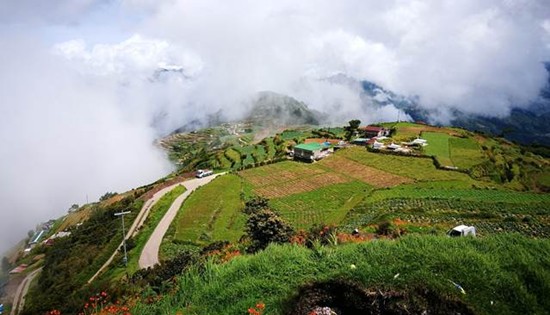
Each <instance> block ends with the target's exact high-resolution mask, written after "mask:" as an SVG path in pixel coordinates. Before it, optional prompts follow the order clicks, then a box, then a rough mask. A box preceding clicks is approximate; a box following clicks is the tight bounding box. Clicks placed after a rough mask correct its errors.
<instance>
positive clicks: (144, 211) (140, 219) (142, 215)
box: [88, 183, 182, 283]
mask: <svg viewBox="0 0 550 315" xmlns="http://www.w3.org/2000/svg"><path fill="white" fill-rule="evenodd" d="M181 184H182V183H176V184H173V185H171V186H168V187H166V188H163V189H161V190H159V191H158V192H156V193H155V194H154V195H153V197H151V198H150V199H148V200H147V201H145V203H144V204H143V207H141V210H140V211H139V213H138V215H137V217H136V219H135V220H134V223H133V224H132V225H131V226H130V229H128V232H127V233H126V239H129V238H131V237H133V236H134V235H136V234H137V232H138V231H139V228H140V227H141V226H142V225H143V223H144V222H145V219H147V216H148V215H149V212H150V211H151V208H152V207H153V206H154V205H155V203H157V201H159V199H160V198H162V197H163V196H164V195H166V194H167V193H168V192H169V191H171V190H172V189H174V188H176V186H178V185H181ZM121 246H122V242H120V245H119V246H118V247H117V249H116V250H115V252H114V253H113V254H112V255H111V257H109V259H108V260H107V261H106V262H105V263H104V264H103V266H101V268H99V270H98V271H97V272H96V273H95V274H94V275H93V276H92V277H91V278H90V280H88V283H91V282H92V281H94V279H95V278H96V277H97V276H98V275H99V274H100V273H101V272H103V270H105V268H107V266H109V264H110V263H111V262H112V261H113V259H114V258H115V256H116V254H117V252H118V248H120V247H121Z"/></svg>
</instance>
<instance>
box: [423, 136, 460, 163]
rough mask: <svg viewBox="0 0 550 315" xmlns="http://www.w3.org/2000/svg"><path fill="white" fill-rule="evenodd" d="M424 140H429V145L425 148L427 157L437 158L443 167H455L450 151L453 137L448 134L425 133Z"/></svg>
mask: <svg viewBox="0 0 550 315" xmlns="http://www.w3.org/2000/svg"><path fill="white" fill-rule="evenodd" d="M422 138H424V139H426V140H428V145H427V146H425V147H424V152H425V153H426V154H427V155H433V156H435V157H436V158H437V160H438V161H439V163H440V164H441V165H442V166H454V164H453V161H452V160H451V150H450V149H449V139H450V138H451V136H449V135H448V134H446V133H439V132H423V133H422Z"/></svg>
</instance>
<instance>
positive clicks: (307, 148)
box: [294, 142, 329, 161]
mask: <svg viewBox="0 0 550 315" xmlns="http://www.w3.org/2000/svg"><path fill="white" fill-rule="evenodd" d="M328 148H329V146H328V145H326V144H320V143H317V142H312V143H303V144H299V145H297V146H295V147H294V158H295V159H301V160H306V161H314V160H319V159H322V158H323V157H325V155H326V154H327V153H328Z"/></svg>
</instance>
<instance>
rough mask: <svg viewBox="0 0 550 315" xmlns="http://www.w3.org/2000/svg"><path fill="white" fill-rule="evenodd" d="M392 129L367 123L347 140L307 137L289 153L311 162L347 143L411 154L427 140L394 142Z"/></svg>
mask: <svg viewBox="0 0 550 315" xmlns="http://www.w3.org/2000/svg"><path fill="white" fill-rule="evenodd" d="M391 135H392V129H390V128H385V127H382V126H373V125H368V126H364V127H358V128H356V129H355V130H353V131H352V133H351V136H350V137H349V139H348V141H344V140H338V139H328V138H327V139H322V138H309V139H305V141H304V143H301V144H297V145H296V146H294V148H293V150H292V151H291V152H290V153H289V154H290V156H292V157H293V158H294V159H297V160H302V161H307V162H313V161H318V160H320V159H322V158H324V157H326V156H327V155H329V154H331V153H333V152H334V151H336V150H339V149H342V148H345V147H347V146H349V145H359V146H365V147H367V148H369V149H371V150H375V151H391V152H396V153H402V154H412V153H413V152H415V151H419V149H420V148H421V147H424V146H427V145H428V141H427V140H426V139H421V138H419V137H417V138H416V139H414V140H412V141H407V142H404V141H402V142H399V144H397V143H395V142H394V140H393V139H392V137H391Z"/></svg>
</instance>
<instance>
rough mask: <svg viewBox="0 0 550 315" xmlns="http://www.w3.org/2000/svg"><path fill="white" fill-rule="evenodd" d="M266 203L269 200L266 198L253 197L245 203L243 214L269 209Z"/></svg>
mask: <svg viewBox="0 0 550 315" xmlns="http://www.w3.org/2000/svg"><path fill="white" fill-rule="evenodd" d="M268 202H269V200H268V199H266V198H263V197H254V198H252V199H250V200H248V201H247V202H246V203H245V205H244V210H243V212H244V213H246V214H253V213H257V212H259V211H261V210H264V209H269V203H268Z"/></svg>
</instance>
